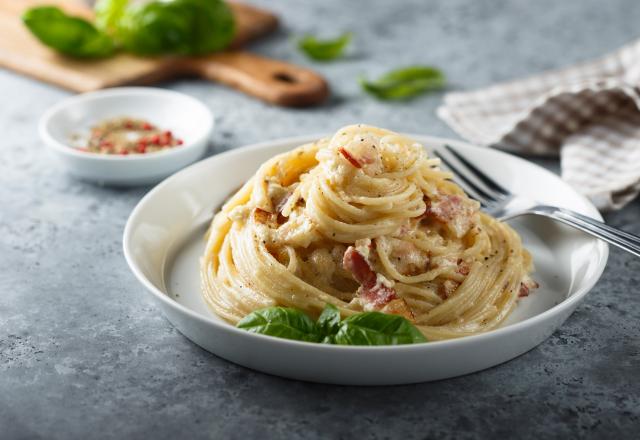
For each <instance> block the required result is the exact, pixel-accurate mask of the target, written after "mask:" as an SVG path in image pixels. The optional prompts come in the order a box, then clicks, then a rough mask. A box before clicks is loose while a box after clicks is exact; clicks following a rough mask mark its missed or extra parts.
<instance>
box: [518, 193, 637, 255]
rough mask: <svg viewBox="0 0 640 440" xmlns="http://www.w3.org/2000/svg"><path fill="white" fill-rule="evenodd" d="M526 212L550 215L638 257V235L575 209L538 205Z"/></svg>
mask: <svg viewBox="0 0 640 440" xmlns="http://www.w3.org/2000/svg"><path fill="white" fill-rule="evenodd" d="M528 212H530V213H532V214H538V215H542V216H545V217H550V218H552V219H554V220H558V221H559V222H562V223H565V224H567V225H569V226H573V227H574V228H577V229H580V230H581V231H584V232H586V233H587V234H591V235H593V236H594V237H597V238H599V239H601V240H604V241H606V242H607V243H611V244H612V245H614V246H617V247H619V248H620V249H622V250H625V251H627V252H630V253H632V254H633V255H635V256H636V257H640V237H638V236H637V235H634V234H630V233H628V232H625V231H622V230H620V229H616V228H614V227H611V226H609V225H607V224H605V223H603V222H601V221H598V220H594V219H592V218H591V217H587V216H586V215H582V214H579V213H577V212H575V211H571V210H569V209H564V208H557V207H555V206H546V205H538V206H534V207H533V208H531V209H530V210H528Z"/></svg>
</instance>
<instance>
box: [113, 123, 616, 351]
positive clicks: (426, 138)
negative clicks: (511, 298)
mask: <svg viewBox="0 0 640 440" xmlns="http://www.w3.org/2000/svg"><path fill="white" fill-rule="evenodd" d="M326 136H327V134H326V133H324V134H316V135H304V136H294V137H286V138H277V139H273V140H268V141H263V142H258V143H254V144H250V145H247V146H243V147H239V148H234V149H232V150H228V151H225V152H222V153H219V154H216V155H214V156H211V157H209V158H207V159H203V160H201V161H199V162H196V163H194V164H192V165H190V166H188V167H186V168H184V169H182V170H180V171H178V172H176V173H174V174H173V175H171V176H169V177H167V178H166V179H165V180H163V181H162V182H160V183H159V184H157V185H156V186H155V187H154V188H152V189H151V190H150V191H149V192H148V193H147V194H145V196H144V197H143V198H142V199H141V200H140V201H139V202H138V204H137V205H136V206H135V208H134V209H133V211H132V212H131V214H130V216H129V218H128V219H127V223H126V225H125V228H124V234H123V251H124V256H125V259H126V261H127V264H128V265H129V268H130V269H131V271H132V272H133V273H134V275H135V277H136V278H137V279H138V281H139V282H140V283H142V285H144V286H145V287H146V289H147V290H148V291H149V292H150V293H152V294H153V295H154V297H156V299H158V300H160V301H161V302H163V303H164V304H165V305H166V306H168V307H170V308H173V309H175V310H176V311H178V312H180V313H182V314H185V315H187V316H188V317H189V318H190V319H194V320H197V321H199V322H200V323H202V324H206V325H210V326H214V327H216V328H217V329H218V330H220V331H223V332H233V333H236V334H238V335H241V336H242V337H247V338H258V339H259V340H260V339H261V340H263V341H264V342H265V343H272V344H283V345H289V346H291V347H292V348H294V347H303V348H309V347H315V349H317V350H322V351H336V350H337V351H343V352H344V351H372V350H377V351H385V350H389V351H393V352H416V351H423V350H429V349H430V348H429V347H432V348H435V347H445V346H451V347H456V346H458V347H461V346H465V345H468V344H472V345H473V344H475V343H478V342H481V341H486V340H489V339H492V338H499V337H501V336H502V335H505V334H508V333H511V332H518V331H521V330H526V328H528V327H534V326H535V325H536V324H537V323H538V322H540V321H544V320H546V319H547V318H550V317H552V316H553V315H560V314H561V313H562V312H564V311H565V310H572V307H573V306H574V305H577V303H579V302H580V301H582V299H583V298H584V297H585V296H586V295H587V293H589V291H591V289H593V287H594V286H595V284H596V283H597V282H598V281H599V280H600V278H601V276H602V273H603V272H604V269H605V267H606V264H607V261H608V257H609V246H608V245H607V244H606V243H605V242H603V241H601V240H599V241H598V242H597V246H598V247H599V249H598V250H599V253H600V255H601V258H600V259H599V261H598V262H597V265H598V267H597V268H596V270H594V271H593V272H592V275H591V279H590V280H589V282H588V283H586V284H585V285H584V286H583V287H582V288H580V289H578V290H577V291H576V292H575V293H573V294H572V295H570V296H569V297H567V298H565V299H564V300H563V301H561V302H560V303H558V304H557V305H555V306H553V307H551V308H549V309H548V310H545V311H544V312H542V313H539V314H537V315H535V316H533V317H530V318H527V319H525V320H523V321H520V322H516V323H513V324H510V325H508V326H506V327H499V328H497V329H494V330H490V331H487V332H484V333H480V334H476V335H471V336H465V337H461V338H455V339H447V340H442V341H429V342H427V343H421V344H407V345H383V346H343V345H330V344H318V343H313V342H303V341H296V340H291V339H284V338H276V337H272V336H267V335H261V334H256V333H251V332H247V331H245V330H241V329H238V328H236V327H234V326H232V325H230V324H228V323H225V322H217V321H215V320H213V319H210V318H207V317H205V316H202V315H200V314H198V313H196V312H194V311H193V310H191V309H189V308H188V307H186V306H184V305H182V304H180V303H178V302H177V301H175V300H173V299H171V298H170V297H169V296H168V295H167V294H165V293H163V292H162V291H161V290H160V289H158V288H157V287H156V286H155V285H154V284H153V283H152V282H151V281H150V280H148V279H147V277H146V276H145V275H144V274H143V273H142V270H141V269H140V268H139V267H138V265H137V264H136V262H135V259H134V256H133V255H132V252H131V251H130V243H131V241H132V233H133V227H134V225H135V223H136V219H137V217H138V216H140V215H141V212H142V211H143V210H144V206H145V204H146V203H148V201H149V200H150V199H152V198H153V197H154V195H155V193H156V192H159V191H161V190H162V189H163V188H164V187H165V186H167V185H170V184H171V181H172V180H173V179H178V178H179V176H181V175H183V174H186V173H190V172H193V171H194V170H195V169H197V168H200V167H206V166H208V164H209V163H210V162H213V161H216V160H218V159H219V158H221V157H233V156H235V155H239V156H240V155H243V154H246V153H248V152H250V151H254V150H260V149H267V148H277V146H278V145H283V144H296V143H297V144H299V145H302V144H304V143H308V142H313V141H315V140H317V139H320V138H323V137H326ZM407 136H409V137H411V138H413V139H416V140H417V141H419V142H421V143H423V144H428V143H429V142H433V143H440V144H450V145H452V146H454V147H455V146H456V145H459V146H462V147H463V148H480V149H483V148H484V147H479V146H476V145H472V144H470V143H467V142H464V141H460V140H455V139H449V138H443V137H437V136H430V135H421V134H411V133H409V134H407ZM494 151H496V152H498V153H500V154H504V155H506V156H509V158H510V159H512V160H515V161H517V162H519V163H525V164H526V166H534V167H536V168H537V169H538V170H540V171H542V172H544V173H546V174H547V175H548V176H549V177H551V178H552V179H554V180H557V181H560V182H562V181H561V180H560V178H559V177H558V176H557V175H556V174H554V173H552V172H551V171H549V170H547V169H545V168H542V167H540V166H538V165H536V164H534V163H532V162H529V161H527V160H525V159H523V158H521V157H518V156H515V155H513V154H510V153H507V152H504V151H502V150H494ZM562 183H563V184H565V185H566V183H565V182H562ZM574 193H575V196H576V197H577V198H579V199H581V201H582V202H583V203H584V204H585V206H586V207H587V208H588V211H590V212H589V215H590V216H592V217H593V218H595V219H597V220H602V216H601V215H600V213H599V211H598V210H597V209H596V208H595V206H594V205H593V204H592V203H591V202H590V201H589V200H588V199H587V198H586V197H584V196H583V195H581V194H579V193H577V192H575V191H574ZM211 313H213V312H212V311H211Z"/></svg>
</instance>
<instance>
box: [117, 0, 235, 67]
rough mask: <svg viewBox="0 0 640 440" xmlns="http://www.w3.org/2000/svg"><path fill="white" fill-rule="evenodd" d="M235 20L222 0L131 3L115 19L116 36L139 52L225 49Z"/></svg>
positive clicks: (194, 51) (192, 52)
mask: <svg viewBox="0 0 640 440" xmlns="http://www.w3.org/2000/svg"><path fill="white" fill-rule="evenodd" d="M234 34H235V21H234V18H233V13H232V12H231V9H230V8H229V6H227V4H226V3H224V2H223V1H222V0H169V1H153V2H150V3H142V4H139V3H134V4H132V5H131V6H129V7H127V8H126V10H125V11H124V13H123V14H122V17H121V18H120V19H119V20H118V23H117V30H116V37H117V38H118V40H119V42H120V43H121V44H122V45H123V46H124V47H125V48H126V49H127V50H128V51H130V52H133V53H136V54H140V55H158V54H164V53H168V54H181V55H201V54H206V53H210V52H214V51H218V50H222V49H224V48H226V47H227V46H228V45H229V44H230V43H231V41H232V40H233V36H234Z"/></svg>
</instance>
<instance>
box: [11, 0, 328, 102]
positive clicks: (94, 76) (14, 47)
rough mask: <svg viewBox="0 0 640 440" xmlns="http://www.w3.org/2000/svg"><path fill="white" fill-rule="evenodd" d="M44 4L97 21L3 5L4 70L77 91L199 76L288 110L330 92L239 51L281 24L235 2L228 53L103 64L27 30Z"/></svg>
mask: <svg viewBox="0 0 640 440" xmlns="http://www.w3.org/2000/svg"><path fill="white" fill-rule="evenodd" d="M39 4H48V5H52V4H54V5H57V6H60V7H61V8H62V9H64V10H66V11H67V12H69V13H71V14H74V15H80V16H83V17H86V18H89V19H91V18H92V17H93V11H92V10H91V9H90V8H89V7H87V6H86V5H84V4H80V3H75V2H70V1H69V0H67V1H65V0H0V29H1V30H2V31H1V33H2V35H1V36H0V67H5V68H8V69H11V70H15V71H16V72H19V73H22V74H26V75H29V76H32V77H35V78H38V79H40V80H42V81H46V82H48V83H51V84H55V85H58V86H61V87H64V88H66V89H69V90H73V91H76V92H87V91H90V90H96V89H102V88H105V87H113V86H119V85H130V84H151V83H153V82H157V81H163V80H167V79H171V78H175V77H178V76H197V77H202V78H205V79H209V80H211V81H216V82H220V83H223V84H226V85H228V86H231V87H234V88H236V89H238V90H241V91H243V92H245V93H247V94H249V95H252V96H255V97H257V98H260V99H262V100H264V101H267V102H270V103H272V104H277V105H283V106H308V105H313V104H318V103H320V102H322V101H323V100H324V99H325V98H326V97H327V96H328V93H329V88H328V86H327V83H326V81H325V80H324V79H323V78H322V77H321V76H320V75H318V74H317V73H315V72H313V71H311V70H309V69H306V68H303V67H300V66H296V65H293V64H290V63H285V62H283V61H277V60H272V59H269V58H264V57H260V56H258V55H254V54H252V53H249V52H245V51H241V50H238V48H239V47H241V46H242V45H244V44H245V43H247V42H249V41H252V40H255V39H257V38H259V37H261V36H264V35H266V34H268V33H269V32H271V31H273V30H274V29H276V27H277V25H278V20H277V18H276V17H275V16H274V15H273V14H271V13H269V12H267V11H264V10H261V9H258V8H255V7H252V6H248V5H244V4H240V3H230V6H231V8H232V9H233V12H234V15H235V17H236V25H237V32H236V37H235V39H234V41H233V43H232V45H231V48H230V49H229V50H227V51H225V52H219V53H215V54H212V55H206V56H201V57H158V58H141V57H136V56H133V55H129V54H126V53H118V54H116V55H115V56H113V57H110V58H106V59H102V60H76V59H73V58H69V57H65V56H62V55H59V54H57V53H55V52H54V51H52V50H50V49H48V48H47V47H45V46H43V45H42V44H41V43H40V42H39V41H38V40H36V38H35V37H33V36H32V35H31V33H30V32H29V31H28V30H27V28H26V27H25V26H24V25H23V23H22V21H21V19H20V16H21V15H22V14H23V12H24V11H25V10H27V9H28V8H30V7H32V6H35V5H39Z"/></svg>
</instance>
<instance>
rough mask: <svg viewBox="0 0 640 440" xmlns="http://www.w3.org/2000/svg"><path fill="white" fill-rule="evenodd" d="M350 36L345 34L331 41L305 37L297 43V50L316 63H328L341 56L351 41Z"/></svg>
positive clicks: (348, 33) (309, 36) (347, 33)
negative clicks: (316, 61)
mask: <svg viewBox="0 0 640 440" xmlns="http://www.w3.org/2000/svg"><path fill="white" fill-rule="evenodd" d="M351 36H352V34H351V33H350V32H346V33H344V34H342V35H341V36H340V37H338V38H335V39H333V40H318V39H317V38H316V37H314V36H311V35H306V36H304V37H302V38H301V39H300V41H298V48H299V49H300V50H302V51H303V52H304V53H305V54H306V55H307V56H308V57H309V58H313V59H314V60H318V61H329V60H333V59H336V58H338V57H340V56H342V53H343V52H344V50H345V48H346V47H347V45H348V44H349V42H350V41H351Z"/></svg>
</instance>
